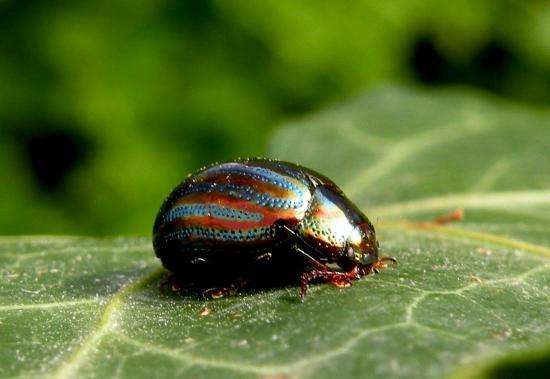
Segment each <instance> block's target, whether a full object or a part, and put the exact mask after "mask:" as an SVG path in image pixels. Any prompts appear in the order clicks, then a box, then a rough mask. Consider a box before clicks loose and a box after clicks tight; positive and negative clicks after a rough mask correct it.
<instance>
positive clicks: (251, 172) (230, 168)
mask: <svg viewBox="0 0 550 379" xmlns="http://www.w3.org/2000/svg"><path fill="white" fill-rule="evenodd" d="M232 172H235V173H238V174H241V175H244V176H248V177H250V178H253V179H256V180H261V181H262V182H265V183H269V184H273V185H276V186H277V187H279V188H282V189H285V190H287V191H297V192H301V191H303V189H302V188H300V187H299V186H297V185H296V184H294V183H292V182H291V181H290V180H288V179H286V178H285V177H284V176H283V175H281V174H279V173H276V172H274V171H273V170H269V169H266V168H263V167H253V166H246V165H242V164H238V163H226V164H222V165H220V166H216V167H212V168H210V169H208V170H206V171H204V173H203V174H207V175H208V174H219V173H223V174H227V173H232Z"/></svg>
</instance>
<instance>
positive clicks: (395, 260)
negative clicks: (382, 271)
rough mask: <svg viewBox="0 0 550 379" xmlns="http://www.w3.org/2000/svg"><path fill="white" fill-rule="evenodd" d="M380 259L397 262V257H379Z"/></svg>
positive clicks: (381, 260)
mask: <svg viewBox="0 0 550 379" xmlns="http://www.w3.org/2000/svg"><path fill="white" fill-rule="evenodd" d="M378 260H379V261H380V262H384V261H391V262H392V263H395V264H397V258H396V257H380V259H378Z"/></svg>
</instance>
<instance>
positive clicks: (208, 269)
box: [153, 158, 395, 298]
mask: <svg viewBox="0 0 550 379" xmlns="http://www.w3.org/2000/svg"><path fill="white" fill-rule="evenodd" d="M153 245H154V249H155V253H156V255H157V257H159V258H160V259H161V261H162V263H163V265H164V266H165V267H166V268H167V269H168V270H170V271H172V272H174V273H177V274H181V276H182V277H183V280H186V278H187V279H188V280H189V281H191V282H201V281H203V282H205V283H208V284H205V285H203V287H204V286H208V285H210V283H213V284H212V286H213V288H210V289H209V291H210V294H211V295H212V296H214V295H217V296H221V295H223V294H224V293H226V292H231V290H235V289H236V288H238V287H241V286H243V285H244V284H246V283H248V282H249V279H251V278H253V277H255V278H256V279H258V278H267V277H277V276H278V277H289V278H292V277H294V278H296V279H299V280H300V285H301V296H302V298H304V297H305V295H306V293H307V288H308V284H309V283H310V282H311V281H313V280H316V279H321V280H324V281H327V282H330V283H332V284H334V285H336V286H338V287H347V286H350V285H351V282H352V280H355V279H358V278H360V277H362V276H363V275H366V274H368V273H372V272H378V269H379V268H381V267H385V264H384V261H386V260H390V261H394V262H395V258H393V257H379V255H378V242H377V240H376V234H375V231H374V227H373V226H372V224H371V223H370V221H369V220H368V219H367V217H366V216H365V215H364V214H363V212H361V211H360V210H359V209H358V208H357V207H356V206H355V205H354V204H353V203H352V202H351V201H349V200H348V199H347V198H346V196H345V195H344V194H343V192H342V191H341V190H340V189H339V188H338V187H337V186H336V184H334V183H333V182H332V181H331V180H329V179H328V178H326V177H325V176H323V175H321V174H319V173H317V172H315V171H312V170H310V169H307V168H304V167H301V166H298V165H295V164H292V163H287V162H282V161H276V160H269V159H261V158H258V159H242V160H237V161H234V162H228V163H223V164H220V165H214V166H211V167H207V168H204V169H202V170H200V171H198V172H197V173H195V174H193V175H191V176H189V177H188V178H187V179H186V180H184V181H183V182H182V183H181V184H179V185H178V186H177V187H176V188H175V189H174V190H173V191H172V193H171V194H170V195H169V196H168V198H167V199H166V200H165V202H164V204H163V205H162V206H161V208H160V210H159V212H158V215H157V218H156V220H155V224H154V227H153ZM335 266H339V268H340V269H337V267H335ZM220 277H223V278H226V279H225V280H226V282H227V284H229V285H228V286H225V285H220V283H224V282H223V281H217V280H216V279H217V278H220Z"/></svg>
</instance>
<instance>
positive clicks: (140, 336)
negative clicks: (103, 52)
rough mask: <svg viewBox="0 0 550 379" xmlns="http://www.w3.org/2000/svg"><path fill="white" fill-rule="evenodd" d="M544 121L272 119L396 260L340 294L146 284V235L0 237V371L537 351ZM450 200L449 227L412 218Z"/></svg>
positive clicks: (543, 277) (293, 369) (199, 370)
mask: <svg viewBox="0 0 550 379" xmlns="http://www.w3.org/2000/svg"><path fill="white" fill-rule="evenodd" d="M549 124H550V113H548V112H543V111H539V110H532V109H523V108H519V107H516V106H513V105H510V104H507V103H501V102H499V101H497V100H494V99H489V98H486V97H484V96H482V95H478V94H475V93H471V92H468V91H450V92H448V91H437V92H423V91H413V90H404V89H399V88H387V89H382V90H379V91H377V92H374V93H371V94H367V95H365V96H362V97H359V98H357V99H355V100H353V101H351V102H349V103H345V104H343V105H340V106H338V107H335V108H332V109H328V110H325V111H323V112H321V113H319V114H317V115H314V116H312V117H310V118H306V119H303V120H299V121H296V122H293V123H291V124H289V125H287V126H285V127H283V128H282V129H281V130H280V132H278V133H277V134H276V135H275V136H274V138H273V142H272V148H271V155H272V156H273V157H278V158H282V159H286V160H291V161H295V162H299V163H302V164H304V165H306V166H310V167H311V168H314V169H317V170H319V171H321V172H323V173H325V174H326V175H327V176H329V177H331V178H333V179H334V180H335V181H336V182H337V183H338V184H340V185H341V187H342V188H343V189H344V190H345V191H346V192H347V193H348V194H349V196H350V198H352V199H353V200H354V201H356V202H357V203H358V205H360V206H361V207H362V208H363V209H365V210H366V212H367V214H368V215H369V217H370V218H371V220H372V221H373V222H374V223H375V225H376V227H377V230H378V233H379V236H380V244H381V248H382V250H383V254H386V255H394V256H396V257H397V258H398V259H399V264H398V265H396V266H391V267H389V268H387V269H385V270H383V271H382V272H381V273H380V274H379V275H375V276H369V277H366V278H364V279H362V280H360V281H358V282H356V283H355V284H354V286H353V287H352V288H342V289H339V288H334V287H332V286H330V285H315V286H313V287H312V290H311V293H310V296H309V297H308V298H307V299H306V301H305V302H303V303H301V302H300V301H299V299H298V289H297V288H296V287H288V288H277V289H272V290H265V291H261V292H259V293H250V292H248V293H243V294H238V295H236V296H230V297H226V298H222V299H219V300H214V301H204V300H200V299H195V298H189V297H182V296H179V295H176V294H172V293H170V291H161V290H160V289H159V285H160V283H161V282H162V281H163V280H165V279H166V277H167V273H166V272H165V271H163V270H162V269H160V263H159V262H158V261H157V259H156V258H155V257H154V254H153V252H152V248H151V244H150V241H149V238H145V239H139V238H121V239H107V240H98V239H86V238H63V237H26V238H3V239H0V264H1V266H0V267H1V268H0V276H1V283H2V285H1V286H0V338H1V339H0V376H2V377H25V378H27V377H47V378H71V377H98V378H99V377H119V378H125V377H136V376H137V377H168V376H170V377H173V376H179V377H192V378H194V377H215V378H243V377H244V378H267V377H271V378H273V377H275V378H298V377H299V378H308V377H310V378H332V377H335V376H337V377H340V378H347V377H350V378H351V377H354V378H355V377H372V378H440V377H442V376H446V375H450V374H451V373H453V372H455V371H456V370H460V369H461V367H464V366H468V365H471V364H473V363H477V362H481V361H483V360H485V359H489V360H490V359H492V358H493V357H496V356H506V354H508V353H513V352H515V351H523V350H524V349H528V350H530V349H532V348H533V347H537V346H540V345H543V346H544V345H545V344H548V342H549V341H550V323H549V322H548V309H550V294H549V287H550V275H549V273H550V247H548V246H549V245H550V241H549V236H550V233H549V232H550V223H549V222H548V221H549V220H550V217H549V216H548V214H550V213H549V212H548V211H549V210H550V175H549V173H550V172H549V169H548V167H550V154H548V141H549V140H550V128H549V126H550V125H549ZM455 208H462V209H464V212H465V220H463V221H461V222H458V223H454V224H449V225H435V224H433V223H426V222H424V223H422V222H419V221H422V220H424V221H429V220H432V219H433V218H434V217H436V216H439V215H441V214H444V213H447V212H449V211H452V210H453V209H455Z"/></svg>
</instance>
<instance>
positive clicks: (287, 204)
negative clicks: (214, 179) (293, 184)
mask: <svg viewBox="0 0 550 379" xmlns="http://www.w3.org/2000/svg"><path fill="white" fill-rule="evenodd" d="M196 192H206V193H212V192H222V193H227V194H228V195H230V196H233V197H236V198H238V199H243V200H246V201H251V202H253V203H255V204H257V205H259V206H262V207H270V208H274V209H296V208H301V207H303V206H304V205H305V204H307V203H306V202H304V199H303V196H298V199H297V200H292V199H284V198H278V197H273V196H271V195H270V194H268V193H257V192H255V191H254V190H253V189H252V188H251V187H247V186H238V185H235V184H231V183H224V184H215V183H208V182H206V183H198V184H193V185H192V186H189V187H185V188H183V189H182V191H181V193H178V194H177V197H180V196H183V195H185V194H189V193H196ZM305 200H306V201H309V196H308V197H307V198H306V199H305Z"/></svg>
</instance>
